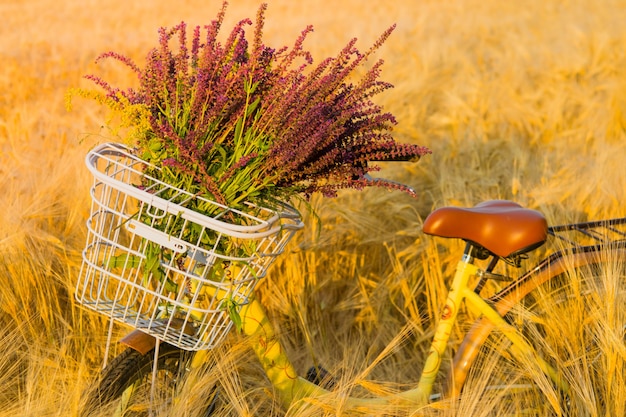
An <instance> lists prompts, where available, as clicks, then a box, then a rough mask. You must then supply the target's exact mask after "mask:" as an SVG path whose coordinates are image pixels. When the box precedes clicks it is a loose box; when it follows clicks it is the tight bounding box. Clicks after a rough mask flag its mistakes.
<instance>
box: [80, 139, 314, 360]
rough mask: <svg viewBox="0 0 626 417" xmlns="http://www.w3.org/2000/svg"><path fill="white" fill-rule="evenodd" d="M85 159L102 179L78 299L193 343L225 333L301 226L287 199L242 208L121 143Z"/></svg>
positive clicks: (211, 342)
mask: <svg viewBox="0 0 626 417" xmlns="http://www.w3.org/2000/svg"><path fill="white" fill-rule="evenodd" d="M86 163H87V167H88V168H89V170H90V171H91V172H92V174H93V176H94V182H93V186H92V187H91V197H92V207H91V214H90V217H89V220H88V221H87V228H88V235H87V242H86V245H85V249H84V250H83V262H82V267H81V270H80V274H79V278H78V282H77V286H76V299H77V300H78V302H79V303H80V304H82V305H83V306H85V307H87V308H90V309H93V310H95V311H98V312H100V313H102V314H105V315H107V316H108V317H110V318H111V319H113V320H115V321H118V322H121V323H125V324H128V325H130V326H132V327H134V328H136V329H140V330H142V331H144V332H147V333H149V334H151V335H153V336H155V337H157V338H158V339H160V340H162V341H165V342H167V343H170V344H172V345H175V346H178V347H180V348H182V349H185V350H200V349H210V348H212V347H214V346H215V345H216V344H218V343H219V342H220V341H221V340H222V339H223V338H224V336H225V335H226V334H227V333H228V331H229V330H230V329H231V327H232V326H233V318H234V319H236V318H237V316H238V312H239V310H240V308H241V306H243V305H244V304H246V303H247V302H248V298H249V297H250V295H251V293H252V291H253V289H254V287H255V285H256V284H257V283H258V282H259V280H260V279H261V278H263V277H264V276H265V273H266V271H267V268H268V267H269V266H270V264H271V263H272V262H273V260H274V259H275V258H276V257H277V256H278V255H279V254H281V253H282V251H283V249H284V247H285V245H286V244H287V242H288V241H289V240H290V239H291V237H292V236H293V234H294V233H295V232H296V231H297V230H299V229H301V228H302V226H303V224H302V222H301V220H300V215H299V213H298V211H297V210H296V209H294V208H293V207H291V206H289V205H287V204H284V203H280V202H277V203H276V205H275V206H274V207H271V208H268V207H258V206H254V205H249V206H248V207H247V209H246V210H245V211H242V210H234V209H231V208H229V207H226V206H223V205H220V204H218V203H215V202H213V201H210V200H207V199H204V198H201V197H198V196H196V195H193V194H191V193H189V192H187V191H185V190H183V189H180V188H176V187H174V186H172V185H169V184H166V183H163V182H161V181H159V180H157V179H156V178H154V177H152V176H150V175H148V174H147V173H146V172H147V171H149V170H147V168H150V169H155V168H154V167H152V166H150V165H148V164H147V163H146V162H145V161H143V160H141V159H139V158H138V157H136V156H134V155H133V154H132V153H131V151H130V150H129V149H128V148H126V147H124V146H122V145H119V144H111V143H108V144H103V145H100V146H98V147H97V148H95V149H93V150H92V151H91V152H89V154H88V155H87V158H86ZM198 206H202V208H203V210H202V211H203V212H202V213H200V212H198V211H197V209H196V210H195V209H194V208H196V207H198ZM207 212H208V213H210V214H208V215H207V214H203V213H207Z"/></svg>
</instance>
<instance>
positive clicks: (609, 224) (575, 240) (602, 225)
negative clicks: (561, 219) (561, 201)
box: [548, 217, 626, 246]
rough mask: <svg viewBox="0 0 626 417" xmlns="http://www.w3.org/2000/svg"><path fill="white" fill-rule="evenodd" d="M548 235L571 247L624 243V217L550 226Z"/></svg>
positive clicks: (625, 226)
mask: <svg viewBox="0 0 626 417" xmlns="http://www.w3.org/2000/svg"><path fill="white" fill-rule="evenodd" d="M620 227H621V228H620ZM548 234H550V235H551V236H554V237H555V238H557V239H560V240H561V241H563V242H565V243H567V244H568V245H572V246H584V245H606V244H610V243H615V242H618V241H626V217H621V218H617V219H608V220H596V221H591V222H583V223H572V224H564V225H559V226H551V227H549V228H548Z"/></svg>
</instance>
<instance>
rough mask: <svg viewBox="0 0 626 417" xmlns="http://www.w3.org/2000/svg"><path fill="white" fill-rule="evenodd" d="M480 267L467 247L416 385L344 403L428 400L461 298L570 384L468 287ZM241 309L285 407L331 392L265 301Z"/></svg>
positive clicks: (519, 351)
mask: <svg viewBox="0 0 626 417" xmlns="http://www.w3.org/2000/svg"><path fill="white" fill-rule="evenodd" d="M478 273H479V269H478V267H477V266H476V265H474V262H473V257H472V256H470V255H469V254H468V253H467V252H466V254H465V255H464V256H463V259H462V260H461V261H459V263H458V264H457V268H456V273H455V276H454V279H453V281H452V284H451V286H450V290H449V293H448V296H447V300H446V303H445V305H444V307H443V309H442V311H441V315H440V318H439V322H438V323H437V327H436V330H435V336H434V337H433V340H432V343H431V346H430V350H429V353H428V356H427V358H426V361H425V363H424V367H423V369H422V373H421V377H420V379H419V382H418V384H417V386H416V387H415V388H413V389H411V390H408V391H404V392H400V393H397V394H393V395H389V396H385V397H375V398H354V397H350V398H347V399H346V398H342V399H341V401H342V403H343V404H344V406H345V407H346V408H348V409H365V410H367V409H370V410H371V409H372V408H374V407H385V408H387V409H391V408H396V409H397V408H405V407H406V408H409V407H410V408H415V407H419V406H423V405H426V404H427V403H428V401H429V398H430V395H431V393H432V390H433V385H434V382H435V380H436V377H437V375H438V374H439V369H440V366H441V361H442V358H443V357H444V355H445V352H446V349H447V347H448V342H449V339H450V334H451V332H452V328H453V326H454V323H455V322H456V319H457V313H458V311H459V307H460V305H461V304H462V303H463V302H465V303H466V305H467V306H468V307H469V308H470V309H472V311H474V312H476V313H478V314H480V315H482V317H483V318H485V319H487V320H488V321H489V322H490V323H491V325H492V326H491V327H493V328H495V329H497V330H499V331H501V332H502V333H503V334H504V335H505V336H506V337H507V338H508V339H509V340H510V341H511V344H512V345H511V352H512V353H513V354H514V355H515V356H516V357H517V358H527V359H531V360H532V361H534V362H535V363H537V364H538V365H539V367H540V368H541V369H542V370H543V371H544V372H545V373H546V374H547V375H548V376H550V378H551V379H552V380H553V381H554V382H555V384H556V385H557V386H559V387H560V388H561V389H563V390H565V391H567V390H568V386H567V384H566V383H565V382H564V381H563V380H562V379H561V378H560V377H559V376H558V374H557V372H556V371H555V370H554V369H553V368H552V367H551V366H550V365H549V364H548V363H547V362H546V361H544V360H543V359H542V358H540V357H539V356H538V355H537V353H536V351H535V350H534V348H533V347H532V346H531V345H530V344H529V343H528V342H527V341H526V340H525V339H524V337H523V336H522V335H521V334H519V333H518V332H517V330H516V329H515V328H514V327H513V326H511V325H510V324H508V323H507V322H506V321H505V320H504V319H503V318H502V316H501V315H500V314H499V313H498V312H497V311H496V310H495V309H494V308H493V307H492V306H491V305H490V304H489V303H488V302H487V301H485V300H484V299H483V298H481V297H480V296H479V295H478V294H477V293H476V292H474V290H473V288H471V287H470V281H471V280H472V278H474V277H476V276H477V274H478ZM240 315H241V318H242V331H243V333H244V334H245V335H247V336H249V337H250V343H251V345H252V348H253V349H254V352H255V353H256V355H257V357H258V359H259V361H260V363H261V364H262V366H263V368H264V370H265V373H266V374H267V377H268V378H269V380H270V382H271V384H272V386H273V387H274V388H275V389H276V391H277V392H278V393H279V396H280V398H281V400H282V402H283V403H284V405H285V406H286V407H287V408H289V407H298V406H299V405H298V403H301V402H302V400H304V399H306V398H318V399H319V397H322V396H325V397H328V398H332V395H330V392H329V391H327V390H325V389H323V388H321V387H319V386H318V385H316V384H314V383H312V382H309V381H307V380H306V379H304V378H302V377H300V376H298V373H297V371H296V369H295V367H294V365H293V364H292V363H291V361H290V360H289V358H288V357H287V355H286V353H285V350H284V349H283V347H282V346H281V344H280V340H279V338H278V336H277V335H276V333H275V331H274V328H273V327H272V325H271V323H270V320H269V318H268V316H267V314H266V313H265V310H264V308H263V306H262V305H261V304H260V303H259V302H258V301H257V300H256V299H251V300H250V302H249V303H248V304H246V305H244V306H243V307H242V309H241V312H240ZM203 357H204V355H203V353H202V351H199V352H197V353H196V355H195V357H194V365H199V364H201V363H202V362H203Z"/></svg>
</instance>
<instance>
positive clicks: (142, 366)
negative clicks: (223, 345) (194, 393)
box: [83, 343, 217, 417]
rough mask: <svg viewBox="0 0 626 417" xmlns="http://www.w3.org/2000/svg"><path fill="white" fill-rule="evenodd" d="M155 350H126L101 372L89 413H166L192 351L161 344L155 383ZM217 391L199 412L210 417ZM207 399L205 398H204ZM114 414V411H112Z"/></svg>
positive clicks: (89, 406)
mask: <svg viewBox="0 0 626 417" xmlns="http://www.w3.org/2000/svg"><path fill="white" fill-rule="evenodd" d="M154 353H155V352H154V350H151V351H150V352H148V353H146V354H145V355H142V354H141V353H139V352H137V351H135V350H133V349H130V348H129V349H126V350H125V351H123V352H122V353H121V354H120V355H119V356H117V357H116V358H115V359H114V360H113V361H112V362H111V363H110V364H109V365H107V367H106V368H105V369H104V370H103V371H102V373H101V375H100V378H99V380H98V381H97V384H96V385H95V386H94V387H93V388H92V389H91V390H90V393H89V397H88V399H87V410H88V411H87V413H83V415H91V414H92V413H93V414H96V413H97V414H98V415H100V413H102V412H104V411H105V410H106V412H108V413H112V414H113V415H115V416H124V417H126V416H128V417H130V416H132V417H139V416H165V415H169V411H168V410H170V409H171V407H172V405H173V402H174V401H176V399H177V396H178V394H179V389H180V388H181V386H182V382H183V379H184V377H185V373H186V371H187V367H188V364H189V361H190V360H191V357H192V355H193V353H192V352H187V351H184V350H181V349H178V348H176V347H174V346H172V345H169V344H166V343H162V344H161V345H160V347H159V354H158V360H157V372H156V375H155V379H154V386H153V384H152V382H153V369H154V359H155V355H154ZM216 397H217V390H216V389H213V390H212V393H211V396H210V398H206V402H204V404H206V407H205V406H204V405H203V410H202V411H201V412H200V413H199V414H197V415H200V416H209V415H210V414H211V413H212V412H213V409H214V404H215V399H216ZM203 401H204V400H203ZM109 415H111V414H109Z"/></svg>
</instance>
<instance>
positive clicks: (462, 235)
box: [423, 200, 548, 258]
mask: <svg viewBox="0 0 626 417" xmlns="http://www.w3.org/2000/svg"><path fill="white" fill-rule="evenodd" d="M423 231H424V233H426V234H429V235H433V236H440V237H448V238H458V239H463V240H465V241H467V242H471V243H472V244H475V245H478V246H480V247H482V248H484V249H486V250H488V251H489V252H491V253H493V254H494V255H497V256H500V257H502V258H508V257H510V256H516V255H521V254H523V253H526V252H529V251H531V250H533V249H535V248H537V247H539V246H541V245H542V244H543V243H544V242H545V241H546V239H547V235H548V223H547V222H546V219H545V217H544V216H543V214H541V213H540V212H538V211H536V210H531V209H527V208H524V207H522V206H520V205H519V204H517V203H514V202H512V201H507V200H492V201H485V202H483V203H480V204H478V205H476V206H474V207H471V208H462V207H442V208H439V209H437V210H435V211H433V212H432V213H431V214H430V215H429V216H428V217H427V218H426V220H425V221H424V227H423Z"/></svg>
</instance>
